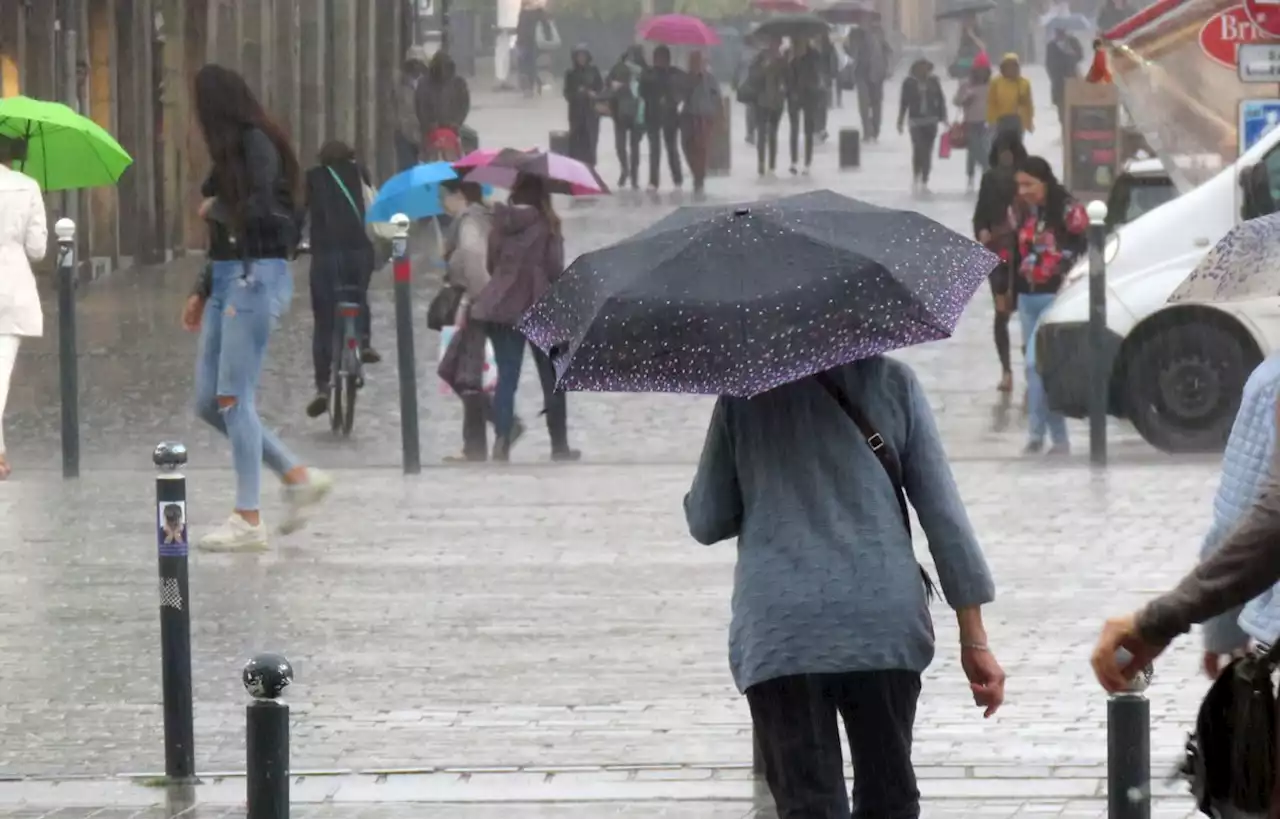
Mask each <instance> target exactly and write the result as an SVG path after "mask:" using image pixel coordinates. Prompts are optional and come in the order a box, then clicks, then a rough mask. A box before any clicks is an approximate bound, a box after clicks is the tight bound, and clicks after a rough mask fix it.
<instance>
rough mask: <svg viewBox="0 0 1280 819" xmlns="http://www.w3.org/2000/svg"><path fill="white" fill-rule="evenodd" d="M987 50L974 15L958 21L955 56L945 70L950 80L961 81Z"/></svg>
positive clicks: (980, 28)
mask: <svg viewBox="0 0 1280 819" xmlns="http://www.w3.org/2000/svg"><path fill="white" fill-rule="evenodd" d="M986 50H987V43H986V40H984V39H983V35H982V27H981V26H980V25H979V24H978V17H977V15H976V14H971V15H967V16H965V17H963V18H961V20H960V42H959V43H958V44H957V46H956V56H955V58H954V59H953V60H952V61H951V65H950V66H948V68H947V73H948V74H950V75H951V78H952V79H956V80H963V79H964V78H965V77H967V76H969V72H970V71H971V70H973V63H974V61H975V60H976V59H977V58H978V55H979V54H983V53H985V52H986Z"/></svg>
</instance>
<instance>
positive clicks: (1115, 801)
mask: <svg viewBox="0 0 1280 819" xmlns="http://www.w3.org/2000/svg"><path fill="white" fill-rule="evenodd" d="M1121 656H1122V659H1123V660H1124V662H1127V657H1128V652H1126V651H1124V650H1123V649H1122V650H1121ZM1150 682H1151V669H1150V668H1149V667H1148V668H1146V669H1144V670H1143V671H1142V672H1140V673H1139V674H1138V675H1137V676H1136V677H1134V679H1133V682H1132V684H1131V685H1130V688H1129V690H1128V691H1124V692H1122V693H1119V694H1112V695H1111V696H1110V697H1109V698H1108V700H1107V819H1151V704H1150V702H1148V701H1147V697H1146V695H1145V694H1144V693H1143V692H1144V691H1145V690H1146V688H1147V685H1148V684H1150Z"/></svg>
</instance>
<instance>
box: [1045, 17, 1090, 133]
mask: <svg viewBox="0 0 1280 819" xmlns="http://www.w3.org/2000/svg"><path fill="white" fill-rule="evenodd" d="M1083 60H1084V46H1082V45H1080V41H1079V40H1077V39H1076V38H1075V37H1072V36H1071V35H1070V34H1068V33H1067V30H1066V29H1065V28H1063V27H1062V26H1054V27H1053V39H1052V40H1050V41H1049V45H1047V46H1045V50H1044V69H1045V71H1046V72H1048V74H1049V96H1050V98H1051V99H1052V100H1053V104H1054V107H1056V108H1057V109H1058V122H1059V123H1061V124H1063V125H1066V122H1067V120H1066V116H1067V105H1066V99H1065V97H1066V88H1067V80H1069V79H1072V78H1074V77H1077V76H1079V74H1080V63H1081V62H1082V61H1083Z"/></svg>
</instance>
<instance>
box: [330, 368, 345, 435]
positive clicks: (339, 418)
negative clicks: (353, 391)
mask: <svg viewBox="0 0 1280 819" xmlns="http://www.w3.org/2000/svg"><path fill="white" fill-rule="evenodd" d="M343 380H344V379H343V378H342V376H340V375H336V376H334V377H333V378H332V379H331V380H330V382H329V429H330V430H332V431H333V432H334V434H337V433H339V432H341V431H342V430H343V428H344V427H345V426H346V413H345V412H344V411H343V410H344V407H343V406H342V382H343Z"/></svg>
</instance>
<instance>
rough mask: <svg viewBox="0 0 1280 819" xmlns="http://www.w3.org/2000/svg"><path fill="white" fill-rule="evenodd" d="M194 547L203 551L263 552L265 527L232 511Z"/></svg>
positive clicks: (265, 540) (265, 536)
mask: <svg viewBox="0 0 1280 819" xmlns="http://www.w3.org/2000/svg"><path fill="white" fill-rule="evenodd" d="M196 548H197V549H200V550H201V551H205V552H265V551H266V550H267V527H266V526H265V525H263V524H262V523H261V522H259V523H258V525H257V526H252V525H250V524H249V522H248V521H247V520H245V519H244V518H242V517H240V516H239V515H237V514H234V513H233V514H232V515H231V517H229V518H227V520H226V522H225V523H223V524H222V525H221V526H219V527H218V528H217V529H214V530H213V531H212V532H210V533H208V534H207V535H205V536H204V537H202V538H200V542H199V543H197V544H196Z"/></svg>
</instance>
